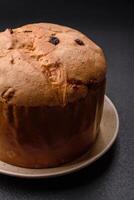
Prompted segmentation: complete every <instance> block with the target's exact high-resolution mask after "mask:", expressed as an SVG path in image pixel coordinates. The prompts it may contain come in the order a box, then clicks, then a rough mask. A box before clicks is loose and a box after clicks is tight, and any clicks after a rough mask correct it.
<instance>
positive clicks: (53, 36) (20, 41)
mask: <svg viewBox="0 0 134 200" xmlns="http://www.w3.org/2000/svg"><path fill="white" fill-rule="evenodd" d="M105 76H106V63H105V57H104V54H103V51H102V49H101V48H100V47H98V46H97V45H96V44H95V43H94V42H92V41H91V40H90V39H89V38H88V37H86V36H85V35H84V34H82V33H80V32H79V31H77V30H74V29H71V28H68V27H64V26H60V25H55V24H49V23H38V24H30V25H25V26H23V27H20V28H16V29H6V30H5V31H4V32H1V33H0V160H2V161H4V162H7V163H10V164H13V165H16V166H21V167H27V168H46V167H55V166H58V165H61V164H62V163H66V162H69V161H72V160H73V159H75V158H77V157H79V156H80V155H82V153H84V152H86V151H87V149H88V148H89V147H90V145H91V144H92V143H93V142H94V141H95V139H96V136H97V134H98V133H99V127H100V121H101V116H102V110H103V102H104V94H105Z"/></svg>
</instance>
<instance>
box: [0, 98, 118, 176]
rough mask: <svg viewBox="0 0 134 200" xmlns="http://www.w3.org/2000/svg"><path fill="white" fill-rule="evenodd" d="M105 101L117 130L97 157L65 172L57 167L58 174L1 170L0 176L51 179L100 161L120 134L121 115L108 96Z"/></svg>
mask: <svg viewBox="0 0 134 200" xmlns="http://www.w3.org/2000/svg"><path fill="white" fill-rule="evenodd" d="M105 100H106V101H107V102H108V103H109V104H110V105H111V106H112V109H113V111H114V114H115V120H116V128H115V131H114V135H113V137H112V139H111V140H110V142H109V143H108V144H107V145H106V147H105V148H104V149H103V150H102V151H101V152H100V153H98V154H97V155H96V156H94V157H92V158H90V159H87V160H85V161H84V162H83V163H81V164H80V165H77V166H70V168H68V169H65V170H60V168H61V167H63V166H60V167H55V169H58V168H59V171H58V172H48V173H45V172H44V174H38V170H41V169H31V170H34V171H35V170H36V171H37V174H25V173H22V172H21V173H20V172H13V171H8V170H4V169H0V174H5V175H8V176H14V177H18V178H27V179H40V178H51V177H57V176H62V175H67V174H71V173H73V172H77V171H79V170H81V169H83V168H85V167H87V166H89V165H90V164H92V163H93V162H95V161H96V160H98V159H99V158H100V157H102V156H103V155H104V154H105V153H106V152H107V151H108V150H109V149H110V148H111V146H112V145H113V143H114V141H115V139H116V138H117V135H118V132H119V115H118V112H117V109H116V106H115V105H114V103H113V102H112V101H111V100H110V98H109V97H108V96H107V95H105ZM85 154H86V153H85ZM0 162H2V163H4V164H6V165H10V166H12V167H15V168H18V169H26V168H22V167H17V166H14V165H11V164H8V163H5V162H3V161H0ZM50 169H51V168H50ZM29 170H30V169H29ZM42 170H43V169H42Z"/></svg>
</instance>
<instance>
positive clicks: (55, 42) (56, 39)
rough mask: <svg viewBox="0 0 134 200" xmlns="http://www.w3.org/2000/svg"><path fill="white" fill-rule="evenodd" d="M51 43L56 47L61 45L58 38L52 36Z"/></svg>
mask: <svg viewBox="0 0 134 200" xmlns="http://www.w3.org/2000/svg"><path fill="white" fill-rule="evenodd" d="M49 42H50V43H52V44H54V45H57V44H59V42H60V40H59V39H58V38H57V37H54V36H51V37H50V40H49Z"/></svg>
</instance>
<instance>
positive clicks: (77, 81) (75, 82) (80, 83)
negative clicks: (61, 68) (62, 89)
mask: <svg viewBox="0 0 134 200" xmlns="http://www.w3.org/2000/svg"><path fill="white" fill-rule="evenodd" d="M68 82H69V83H70V84H74V85H82V84H83V83H82V81H81V80H76V79H70V80H69V81H68Z"/></svg>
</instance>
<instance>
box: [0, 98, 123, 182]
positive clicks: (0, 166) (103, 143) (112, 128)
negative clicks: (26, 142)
mask: <svg viewBox="0 0 134 200" xmlns="http://www.w3.org/2000/svg"><path fill="white" fill-rule="evenodd" d="M118 129H119V118H118V113H117V110H116V108H115V106H114V105H113V103H112V102H111V100H110V99H109V98H108V97H107V96H105V103H104V109H103V115H102V120H101V126H100V134H99V135H98V137H97V139H96V142H95V143H94V145H93V146H92V147H91V148H90V149H89V151H88V152H87V153H86V154H84V155H83V156H81V157H80V158H78V159H76V160H75V161H73V162H70V163H68V164H64V165H62V166H60V167H55V168H46V169H26V168H21V167H16V166H13V165H9V164H7V163H4V162H2V161H0V173H2V174H7V175H10V176H17V177H23V178H45V177H53V176H59V175H64V174H68V173H72V172H74V171H77V170H80V169H82V168H84V167H86V166H88V165H90V164H91V163H93V162H94V161H96V160H97V159H98V158H100V157H101V156H102V155H103V154H104V153H106V152H107V151H108V150H109V148H110V147H111V146H112V144H113V143H114V141H115V139H116V137H117V134H118Z"/></svg>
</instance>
